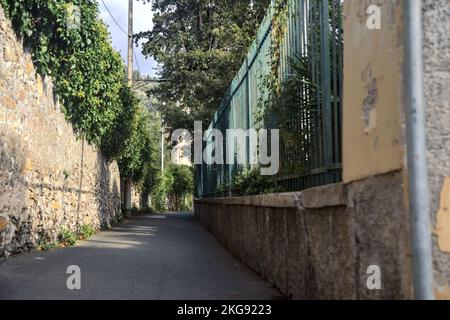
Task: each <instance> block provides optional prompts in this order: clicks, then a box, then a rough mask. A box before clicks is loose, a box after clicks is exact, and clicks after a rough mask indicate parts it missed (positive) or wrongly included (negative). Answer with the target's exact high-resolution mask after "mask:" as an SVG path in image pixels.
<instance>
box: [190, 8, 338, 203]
mask: <svg viewBox="0 0 450 320" xmlns="http://www.w3.org/2000/svg"><path fill="white" fill-rule="evenodd" d="M342 2H343V1H342V0H286V2H285V4H286V6H287V10H288V15H287V17H288V18H287V28H286V33H285V36H284V40H283V44H282V47H281V52H280V55H281V59H280V70H279V72H280V78H281V79H282V80H285V81H286V80H288V79H289V78H290V77H293V76H294V75H293V74H294V73H295V66H294V65H293V63H292V62H291V61H293V60H294V59H293V58H294V57H296V58H297V60H299V61H302V63H303V64H306V66H307V70H308V72H307V75H303V76H302V78H301V79H299V80H300V81H299V85H298V88H296V93H295V99H294V101H295V112H292V115H291V118H290V119H289V122H288V123H287V124H286V123H285V124H284V130H285V131H287V132H292V133H294V136H295V134H297V137H298V140H297V141H294V143H292V141H290V143H287V139H283V137H282V139H281V146H280V164H281V171H280V173H279V175H278V176H277V183H278V184H279V186H280V187H282V189H283V190H284V191H301V190H303V189H306V188H311V187H315V186H320V185H325V184H330V183H335V182H339V181H340V180H341V176H342V166H341V109H342V98H341V97H342V70H343V31H342V21H343V18H342V15H343V13H342ZM273 15H274V8H273V6H271V8H269V10H268V14H267V16H266V17H265V19H264V21H263V22H262V24H261V27H260V29H259V31H258V34H257V37H256V39H255V41H254V42H253V44H252V46H251V49H250V51H249V54H248V56H247V58H246V60H245V62H244V63H243V65H242V67H241V69H240V70H239V72H238V73H237V75H236V77H235V79H234V80H233V82H232V84H231V86H230V88H229V90H228V92H227V94H226V95H225V97H224V99H223V101H222V103H221V105H220V107H219V109H218V110H217V112H216V114H215V116H214V119H213V121H212V123H211V124H210V126H209V128H208V130H207V132H209V133H210V132H211V130H212V129H219V130H220V131H222V132H223V136H224V138H225V143H224V148H225V147H226V146H227V144H228V142H227V141H226V134H225V132H226V130H227V129H244V130H247V129H250V128H255V127H256V126H260V122H258V123H257V118H256V116H255V115H256V114H257V111H258V108H261V105H260V102H261V101H264V100H265V99H266V98H267V97H268V89H267V88H266V87H265V82H264V79H265V77H267V76H268V75H269V73H270V72H271V64H270V63H271V61H270V58H271V54H270V53H271V47H272V27H273V25H272V24H273ZM297 77H298V75H297ZM272 120H273V121H271V123H270V125H266V127H272V128H277V126H278V125H277V115H276V114H274V115H273V117H272ZM211 143H213V138H212V137H210V138H209V139H208V140H207V141H206V142H204V145H203V147H204V150H205V148H206V147H207V146H208V145H209V144H211ZM255 143H257V141H252V139H251V138H247V139H246V146H245V148H246V151H247V157H246V162H245V163H246V164H244V165H237V164H235V165H230V164H212V165H208V164H202V165H197V166H196V196H197V197H199V198H205V197H217V196H232V195H235V193H236V191H238V190H233V183H232V182H233V178H234V177H235V176H236V175H237V174H238V173H239V172H240V171H241V170H243V169H245V168H246V167H247V168H248V167H250V152H251V151H250V150H252V146H253V145H254V144H255ZM224 154H225V149H224ZM208 156H213V155H208Z"/></svg>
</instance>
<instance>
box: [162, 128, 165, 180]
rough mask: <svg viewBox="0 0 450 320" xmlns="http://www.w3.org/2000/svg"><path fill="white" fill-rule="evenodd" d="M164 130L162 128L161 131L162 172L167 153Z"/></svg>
mask: <svg viewBox="0 0 450 320" xmlns="http://www.w3.org/2000/svg"><path fill="white" fill-rule="evenodd" d="M164 139H165V137H164V128H162V130H161V172H164V161H165V160H164V152H165V148H164Z"/></svg>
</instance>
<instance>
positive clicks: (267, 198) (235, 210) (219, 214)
mask: <svg viewBox="0 0 450 320" xmlns="http://www.w3.org/2000/svg"><path fill="white" fill-rule="evenodd" d="M402 180H403V178H402V174H401V172H396V173H390V174H386V175H382V176H379V177H376V178H371V179H368V180H366V181H360V182H355V183H351V184H348V185H343V184H338V185H331V186H326V187H321V188H316V189H311V190H307V191H305V192H301V193H289V194H277V195H264V196H253V197H243V198H231V199H211V200H201V201H196V203H195V214H196V216H197V217H198V219H199V220H200V222H201V223H202V225H203V226H205V227H206V228H207V229H208V230H210V231H211V232H212V233H213V234H214V235H216V236H217V238H218V239H219V241H220V242H221V243H222V244H223V245H224V246H226V247H227V248H228V249H229V250H230V251H231V252H232V253H233V254H234V255H235V256H236V257H237V258H239V259H240V260H242V261H243V262H244V263H246V264H247V265H248V266H249V267H250V268H251V269H253V270H254V271H256V272H257V273H259V274H260V275H262V276H263V277H264V278H265V279H266V280H268V281H269V282H271V283H273V284H274V285H275V286H276V287H277V288H279V289H280V291H281V292H282V293H283V294H284V295H285V296H286V297H289V298H293V299H407V298H411V297H412V285H411V269H410V266H411V261H410V248H409V237H408V224H407V223H405V222H406V221H408V217H407V210H406V209H405V207H404V205H403V203H404V200H403V198H404V191H403V189H402V187H401V186H402V183H403V181H402ZM370 266H378V267H379V268H380V270H381V285H382V287H381V290H370V289H369V288H368V286H367V281H368V279H369V276H370V274H369V273H368V269H369V267H370Z"/></svg>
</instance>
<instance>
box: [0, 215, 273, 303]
mask: <svg viewBox="0 0 450 320" xmlns="http://www.w3.org/2000/svg"><path fill="white" fill-rule="evenodd" d="M72 265H75V266H79V268H80V270H81V290H69V289H68V288H67V284H66V283H67V279H68V277H69V276H70V274H67V273H66V271H67V268H68V267H69V266H72ZM279 297H280V296H279V293H278V291H277V290H275V289H274V288H272V287H271V286H270V285H269V284H268V283H266V282H265V281H263V280H262V279H261V278H260V277H259V276H258V275H257V274H255V273H254V272H252V271H251V270H249V269H248V268H247V267H245V266H244V265H243V264H241V263H240V262H238V261H237V260H236V259H235V258H233V256H232V255H231V254H230V253H229V252H228V251H227V250H226V249H224V248H223V247H222V246H221V245H220V244H219V243H218V242H217V240H216V239H215V238H214V237H213V236H212V235H211V234H210V233H208V232H207V231H206V230H204V229H203V228H202V227H201V226H200V225H199V224H198V223H197V221H196V220H195V218H194V217H193V216H192V215H188V214H166V215H161V216H145V217H139V218H133V219H130V220H129V221H128V222H127V223H125V224H124V225H122V226H119V227H116V228H114V229H113V230H111V231H106V232H102V233H99V234H98V235H96V236H94V237H92V238H91V239H90V240H88V241H83V242H80V243H79V244H78V245H77V246H75V247H72V248H67V249H57V250H53V251H49V252H35V253H26V254H21V255H18V256H14V257H10V258H8V259H4V260H1V261H0V299H32V300H34V299H58V300H59V299H61V300H71V299H94V300H97V299H126V300H134V299H155V300H161V299H162V300H167V299H174V300H192V299H195V300H197V299H199V300H207V299H218V300H235V299H245V300H247V299H265V300H268V299H277V298H279Z"/></svg>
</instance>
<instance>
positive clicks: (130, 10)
mask: <svg viewBox="0 0 450 320" xmlns="http://www.w3.org/2000/svg"><path fill="white" fill-rule="evenodd" d="M128 1H129V2H128V85H129V86H130V87H132V86H133V0H128Z"/></svg>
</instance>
